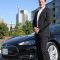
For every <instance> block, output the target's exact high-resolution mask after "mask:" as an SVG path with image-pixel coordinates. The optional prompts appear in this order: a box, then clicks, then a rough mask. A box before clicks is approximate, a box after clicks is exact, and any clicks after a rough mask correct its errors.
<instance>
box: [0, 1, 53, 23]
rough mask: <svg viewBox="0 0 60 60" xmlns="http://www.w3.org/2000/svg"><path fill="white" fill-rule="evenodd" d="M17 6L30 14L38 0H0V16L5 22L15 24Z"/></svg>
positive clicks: (36, 5)
mask: <svg viewBox="0 0 60 60" xmlns="http://www.w3.org/2000/svg"><path fill="white" fill-rule="evenodd" d="M50 1H52V0H47V1H46V3H49V2H50ZM17 6H19V8H20V10H27V11H28V12H29V13H30V14H31V11H33V10H34V9H36V8H37V7H38V0H0V18H3V19H4V22H5V23H7V24H11V23H12V24H16V14H17V12H18V10H17Z"/></svg>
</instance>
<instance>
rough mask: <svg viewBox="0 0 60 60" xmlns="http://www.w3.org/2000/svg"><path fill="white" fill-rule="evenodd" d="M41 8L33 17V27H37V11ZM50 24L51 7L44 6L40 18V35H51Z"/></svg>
mask: <svg viewBox="0 0 60 60" xmlns="http://www.w3.org/2000/svg"><path fill="white" fill-rule="evenodd" d="M38 11H39V10H37V11H35V15H34V18H33V28H34V27H37V13H38ZM49 24H50V9H48V8H44V10H43V11H42V12H41V15H40V16H39V19H38V28H40V31H39V33H38V34H39V35H40V36H50V31H49Z"/></svg>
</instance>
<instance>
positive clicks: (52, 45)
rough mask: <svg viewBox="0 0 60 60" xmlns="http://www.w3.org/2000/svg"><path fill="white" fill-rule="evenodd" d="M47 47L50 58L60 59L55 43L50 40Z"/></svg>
mask: <svg viewBox="0 0 60 60" xmlns="http://www.w3.org/2000/svg"><path fill="white" fill-rule="evenodd" d="M47 49H48V53H49V56H50V60H59V50H58V48H57V46H56V44H55V43H53V42H48V44H47Z"/></svg>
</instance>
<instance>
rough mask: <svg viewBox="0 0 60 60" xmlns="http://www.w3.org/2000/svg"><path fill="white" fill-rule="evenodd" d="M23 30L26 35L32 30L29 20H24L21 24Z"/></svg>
mask: <svg viewBox="0 0 60 60" xmlns="http://www.w3.org/2000/svg"><path fill="white" fill-rule="evenodd" d="M23 30H24V32H25V34H26V35H28V34H31V33H32V32H33V30H32V23H31V21H28V20H26V25H24V26H23Z"/></svg>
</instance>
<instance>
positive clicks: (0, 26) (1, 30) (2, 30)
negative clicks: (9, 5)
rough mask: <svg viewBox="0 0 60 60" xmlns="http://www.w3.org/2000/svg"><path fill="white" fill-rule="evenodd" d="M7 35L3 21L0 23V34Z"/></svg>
mask: <svg viewBox="0 0 60 60" xmlns="http://www.w3.org/2000/svg"><path fill="white" fill-rule="evenodd" d="M7 35H8V27H7V25H6V24H5V23H3V22H2V23H0V36H2V37H3V36H7Z"/></svg>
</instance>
